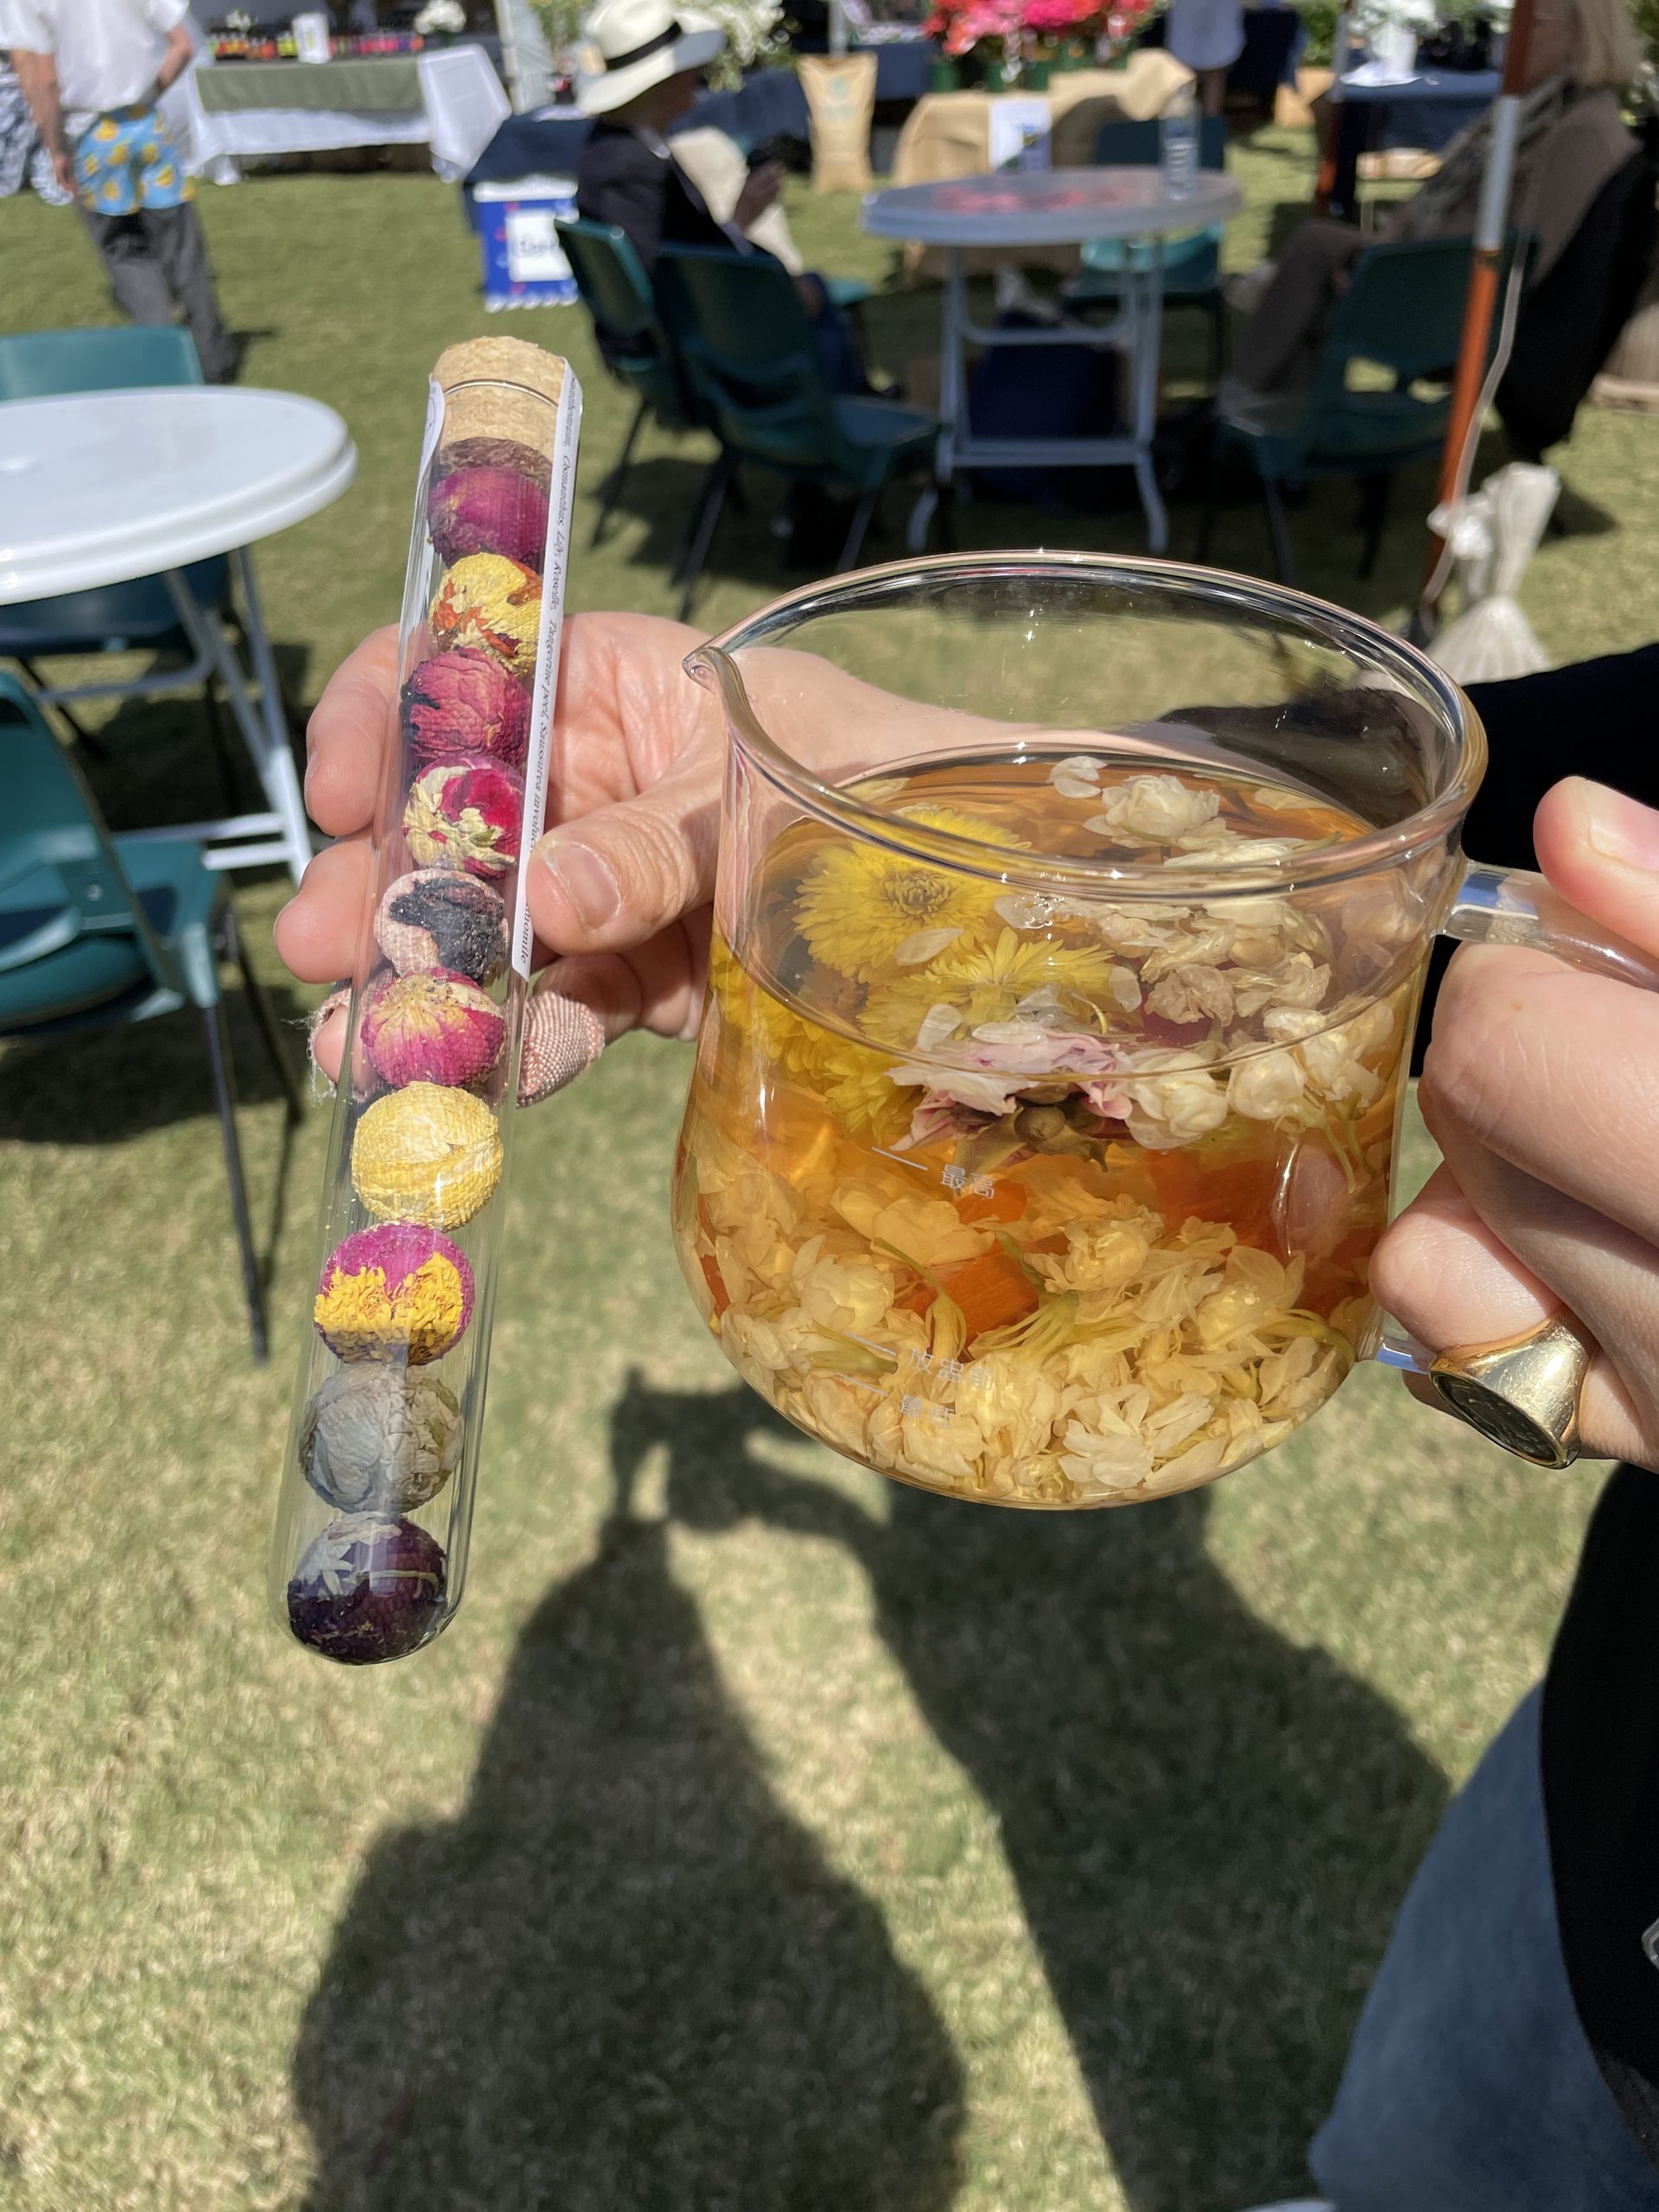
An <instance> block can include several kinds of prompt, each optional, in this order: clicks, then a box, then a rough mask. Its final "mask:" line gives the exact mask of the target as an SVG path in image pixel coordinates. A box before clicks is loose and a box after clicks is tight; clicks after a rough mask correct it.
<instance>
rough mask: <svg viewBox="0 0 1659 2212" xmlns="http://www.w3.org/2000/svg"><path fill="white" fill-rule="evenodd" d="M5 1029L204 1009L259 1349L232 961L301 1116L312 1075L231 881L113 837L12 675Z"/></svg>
mask: <svg viewBox="0 0 1659 2212" xmlns="http://www.w3.org/2000/svg"><path fill="white" fill-rule="evenodd" d="M0 775H3V778H4V781H5V791H6V807H5V816H4V820H3V823H0V1037H12V1038H15V1037H54V1036H60V1035H61V1034H63V1033H65V1032H67V1031H71V1030H77V1029H91V1028H106V1027H114V1026H115V1025H117V1024H120V1023H127V1022H137V1021H148V1020H151V1019H153V1017H154V1016H156V1015H157V1014H174V1013H176V1012H178V1011H179V1010H180V1009H181V1008H182V1007H187V1006H194V1007H197V1008H198V1009H199V1010H200V1013H201V1015H202V1017H203V1020H204V1023H205V1025H206V1027H207V1055H208V1059H209V1062H210V1065H211V1066H212V1070H213V1101H214V1104H215V1106H216V1107H217V1109H218V1112H219V1131H220V1135H222V1137H223V1139H224V1144H225V1166H226V1173H227V1175H228V1177H229V1179H230V1191H231V1211H232V1217H233V1218H234V1220H235V1224H236V1235H237V1243H238V1247H239V1249H240V1252H241V1259H242V1287H243V1291H244V1293H245V1296H246V1299H247V1305H248V1325H249V1328H250V1331H251V1335H252V1338H253V1353H254V1357H255V1358H256V1359H257V1360H259V1361H261V1362H263V1361H264V1358H265V1357H266V1349H267V1347H266V1337H265V1317H264V1297H263V1294H262V1290H261V1286H260V1276H259V1266H258V1262H257V1259H256V1257H255V1254H254V1247H253V1232H252V1230H251V1225H250V1223H249V1218H248V1198H247V1186H246V1183H245V1179H244V1176H243V1173H242V1152H241V1147H240V1145H239V1143H238V1140H237V1133H236V1096H235V1090H234V1088H233V1082H232V1061H231V1050H230V1034H229V1030H228V1027H227V1025H226V1019H225V1007H224V1001H222V999H221V998H220V996H219V961H220V959H221V958H227V959H231V960H233V961H235V963H236V964H237V966H238V969H240V970H241V975H242V983H243V988H244V989H245V991H246V992H247V995H248V999H249V1002H250V1004H251V1007H252V1009H253V1012H254V1014H255V1015H256V1017H257V1020H258V1023H259V1028H260V1033H261V1035H262V1036H263V1038H264V1043H265V1049H266V1051H267V1052H269V1053H270V1062H271V1065H272V1066H273V1067H274V1068H275V1069H276V1071H277V1077H278V1078H279V1080H280V1082H281V1084H282V1087H283V1096H284V1099H285V1101H286V1103H287V1111H288V1118H289V1122H290V1123H291V1122H296V1121H298V1119H299V1117H300V1112H301V1103H300V1090H299V1084H298V1082H297V1080H296V1076H295V1072H294V1070H293V1068H292V1066H291V1065H290V1064H289V1057H288V1054H287V1052H285V1051H284V1049H283V1040H282V1037H281V1034H280V1033H279V1031H278V1029H277V1018H276V1015H275V1014H274V1013H273V1011H272V1009H271V1005H270V1000H269V999H268V998H267V997H266V995H265V993H264V988H263V987H262V986H261V984H260V982H259V981H258V979H257V976H255V975H254V973H253V970H252V969H251V966H250V965H249V963H248V957H247V953H246V950H245V947H244V945H243V944H242V940H241V937H240V935H239V933H238V930H237V926H236V916H235V914H234V912H233V911H232V906H231V903H230V900H229V899H228V898H227V897H226V892H225V886H224V880H223V878H222V877H220V876H219V875H216V874H213V871H212V870H211V869H209V868H207V865H206V864H205V862H204V861H203V858H202V853H201V848H200V845H198V844H196V843H195V842H194V841H192V840H190V839H187V838H179V839H160V838H150V837H143V838H134V837H112V836H111V835H110V833H109V831H108V830H107V829H105V826H104V822H103V818H102V817H101V816H100V815H99V810H98V806H97V804H96V802H95V801H94V799H93V798H92V794H91V792H90V791H88V790H87V788H86V785H85V784H84V783H83V782H82V780H81V778H80V775H79V771H78V770H77V768H76V766H75V765H74V762H73V760H72V759H71V757H70V755H69V754H68V753H66V752H65V751H64V749H63V747H61V746H60V744H59V743H58V742H57V740H56V739H55V738H54V736H53V734H52V733H51V731H50V730H49V729H48V728H47V726H46V723H45V722H44V721H43V720H42V719H41V713H40V710H39V709H38V708H37V707H36V705H35V702H34V700H33V698H32V697H31V696H29V692H28V691H27V690H25V688H24V687H23V685H22V683H19V682H18V681H17V679H16V677H13V676H9V675H7V674H6V673H5V672H4V671H0Z"/></svg>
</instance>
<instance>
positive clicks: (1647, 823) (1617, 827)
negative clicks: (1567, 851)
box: [1575, 779, 1659, 874]
mask: <svg viewBox="0 0 1659 2212" xmlns="http://www.w3.org/2000/svg"><path fill="white" fill-rule="evenodd" d="M1575 780H1576V779H1575ZM1578 799H1579V804H1580V806H1581V807H1582V808H1583V809H1584V819H1585V828H1586V831H1587V833H1588V835H1589V839H1590V843H1591V846H1592V849H1593V850H1594V851H1596V852H1598V853H1599V854H1601V855H1602V856H1603V858H1604V859H1606V860H1610V861H1618V863H1619V864H1620V866H1621V867H1624V868H1644V869H1647V870H1649V872H1651V873H1655V874H1659V813H1656V812H1655V811H1654V810H1653V808H1652V807H1650V806H1643V804H1642V803H1641V801H1640V800H1639V799H1634V798H1625V796H1624V792H1623V791H1610V790H1609V789H1608V788H1607V786H1606V785H1605V784H1592V783H1586V782H1582V781H1580V783H1579V791H1578Z"/></svg>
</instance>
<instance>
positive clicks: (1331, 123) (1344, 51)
mask: <svg viewBox="0 0 1659 2212" xmlns="http://www.w3.org/2000/svg"><path fill="white" fill-rule="evenodd" d="M1353 20H1354V0H1342V5H1341V7H1340V8H1339V9H1338V10H1337V28H1336V29H1335V31H1334V32H1333V33H1332V39H1331V89H1330V91H1329V92H1327V93H1326V94H1325V119H1324V127H1323V129H1322V130H1320V132H1319V138H1320V145H1319V176H1318V178H1317V180H1316V181H1315V183H1314V186H1313V213H1315V214H1316V215H1324V214H1326V213H1329V211H1330V207H1331V194H1332V193H1333V192H1334V191H1335V189H1336V185H1337V152H1338V147H1339V145H1340V143H1341V139H1342V109H1343V102H1344V99H1345V97H1346V95H1345V94H1344V92H1343V89H1342V75H1343V72H1344V69H1346V67H1348V48H1349V44H1350V41H1351V35H1352V26H1353Z"/></svg>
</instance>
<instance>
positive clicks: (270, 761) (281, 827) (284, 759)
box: [163, 553, 311, 883]
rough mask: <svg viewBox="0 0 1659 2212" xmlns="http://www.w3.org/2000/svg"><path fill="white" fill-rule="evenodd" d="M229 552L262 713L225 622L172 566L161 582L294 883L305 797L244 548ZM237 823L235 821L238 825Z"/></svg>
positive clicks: (300, 870) (307, 845)
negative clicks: (258, 788) (272, 824)
mask: <svg viewBox="0 0 1659 2212" xmlns="http://www.w3.org/2000/svg"><path fill="white" fill-rule="evenodd" d="M233 557H234V558H235V560H236V563H237V565H238V573H239V574H240V575H241V578H242V584H243V590H244V594H245V599H246V601H247V609H248V650H249V652H250V654H251V657H252V659H253V666H254V674H255V676H256V677H257V679H258V682H259V687H260V690H261V692H262V693H263V695H264V696H263V698H262V700H261V702H260V706H261V709H263V711H262V712H256V711H255V708H254V702H253V699H252V697H251V694H250V692H249V690H248V679H247V676H246V674H245V671H244V670H243V668H242V665H241V664H240V662H239V661H238V659H237V657H236V655H235V654H234V653H233V652H232V650H231V643H230V639H228V638H227V637H226V634H225V626H224V624H223V623H222V622H221V621H220V620H219V615H218V613H217V612H216V611H215V610H214V609H213V608H211V607H202V606H200V604H199V603H198V601H197V600H196V597H195V594H194V593H193V592H192V591H191V589H190V587H189V584H188V582H187V580H186V578H185V577H184V575H182V574H181V572H180V571H179V570H178V569H168V571H167V573H166V575H165V577H164V579H163V581H164V582H165V583H166V585H167V588H168V592H169V593H170V594H171V595H172V600H173V605H174V607H175V611H176V613H177V614H178V618H179V622H180V625H181V627H182V628H183V630H184V632H185V634H186V635H187V636H188V639H190V642H191V644H192V645H194V647H195V648H196V651H197V652H199V653H200V654H202V655H203V656H204V657H205V658H207V660H208V661H210V662H211V664H212V665H213V667H214V668H215V669H217V670H218V671H219V682H220V683H222V684H223V685H224V687H225V696H226V699H227V700H228V701H229V702H230V708H231V712H232V714H233V715H235V717H236V726H237V728H238V729H239V730H240V731H241V733H242V741H243V743H244V744H245V746H246V747H247V748H248V751H249V753H250V754H251V756H252V760H253V765H254V766H255V768H256V769H257V772H258V776H259V781H260V784H261V785H262V786H263V788H264V794H265V798H266V800H267V802H268V803H269V805H270V810H271V813H272V814H273V815H274V816H275V817H276V829H277V848H276V849H277V850H279V851H280V852H281V855H282V857H283V860H284V861H286V862H287V863H288V872H289V874H290V875H291V876H292V877H293V879H294V880H295V882H296V883H297V882H298V881H299V880H300V878H301V877H302V875H303V874H304V873H305V870H306V868H307V866H308V863H309V861H310V858H311V832H310V829H309V828H308V825H307V823H306V818H305V801H304V799H303V798H302V796H301V793H300V779H299V774H298V772H297V771H296V768H295V766H294V755H293V753H291V752H290V751H289V742H288V724H287V722H286V721H285V720H284V719H283V702H282V694H281V692H280V691H279V690H278V689H277V671H276V668H275V665H274V664H273V663H272V661H271V658H270V644H269V641H268V640H267V639H266V637H265V630H264V622H263V620H261V618H260V613H259V601H258V597H257V593H256V592H255V590H254V585H253V569H252V565H251V563H250V562H249V560H248V556H247V555H246V554H245V553H238V554H236V555H235V556H233ZM243 826H244V825H243V824H241V823H238V825H237V827H238V829H241V828H242V827H243ZM203 829H204V833H205V834H210V835H211V834H212V829H211V825H203Z"/></svg>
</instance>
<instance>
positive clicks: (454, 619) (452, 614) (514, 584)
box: [431, 553, 542, 677]
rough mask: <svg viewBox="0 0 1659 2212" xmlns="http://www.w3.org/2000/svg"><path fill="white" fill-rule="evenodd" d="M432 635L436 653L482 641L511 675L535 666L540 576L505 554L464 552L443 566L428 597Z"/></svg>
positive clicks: (521, 674) (526, 673)
mask: <svg viewBox="0 0 1659 2212" xmlns="http://www.w3.org/2000/svg"><path fill="white" fill-rule="evenodd" d="M431 620H432V636H433V639H434V640H435V643H436V645H437V646H438V649H439V651H440V652H443V651H445V650H447V649H448V648H449V647H451V646H456V645H477V646H481V647H482V648H483V650H484V651H485V652H487V653H493V654H494V655H495V657H496V658H497V659H498V660H499V662H500V663H501V664H502V666H503V667H504V668H506V669H509V670H511V671H512V674H513V675H514V676H519V677H530V676H533V675H534V674H535V671H536V639H537V635H538V634H539V632H540V630H541V626H542V580H541V578H540V577H539V576H538V575H536V574H535V572H534V570H533V569H526V568H525V567H524V565H523V564H522V563H520V562H518V561H510V560H508V558H507V556H506V555H505V553H469V554H467V556H466V558H465V559H464V560H461V561H457V562H456V563H455V565H454V568H453V569H445V571H444V575H443V581H442V583H441V584H440V585H439V586H438V588H437V593H436V595H435V597H434V599H433V601H432V611H431Z"/></svg>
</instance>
